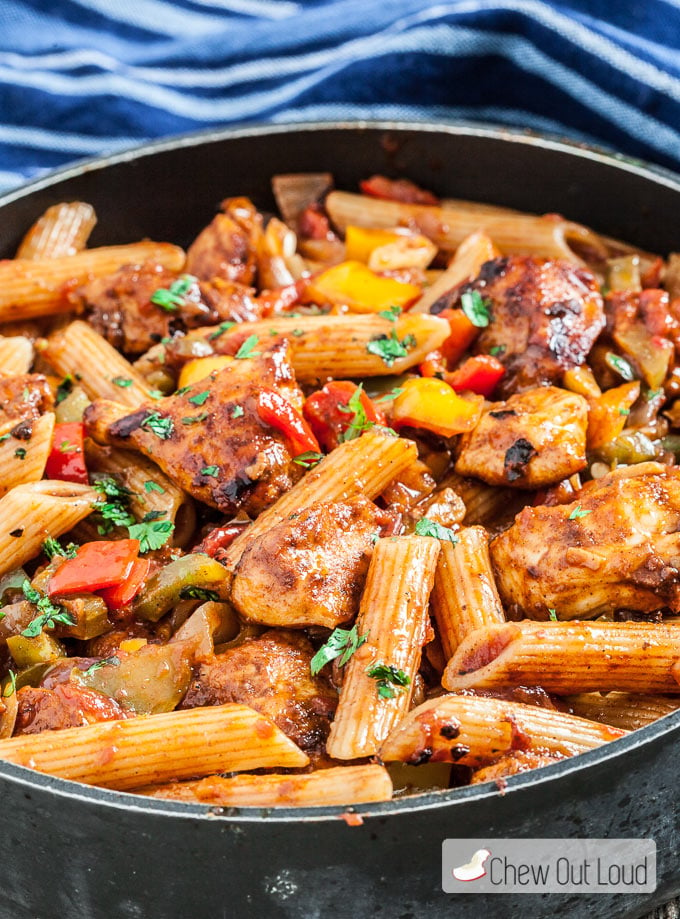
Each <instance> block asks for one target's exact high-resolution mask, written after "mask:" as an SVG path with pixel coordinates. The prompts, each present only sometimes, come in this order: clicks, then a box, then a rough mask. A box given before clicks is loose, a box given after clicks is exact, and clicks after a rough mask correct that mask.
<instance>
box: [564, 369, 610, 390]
mask: <svg viewBox="0 0 680 919" xmlns="http://www.w3.org/2000/svg"><path fill="white" fill-rule="evenodd" d="M562 386H564V388H565V389H568V390H569V391H570V392H575V393H578V395H579V396H585V397H586V399H597V398H598V397H599V396H601V395H602V390H601V389H600V387H599V386H598V385H597V380H596V379H595V375H594V373H593V371H592V370H591V369H590V367H589V366H588V365H587V364H582V365H581V366H580V367H572V369H571V370H565V372H564V376H563V377H562Z"/></svg>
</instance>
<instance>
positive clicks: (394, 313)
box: [378, 306, 401, 322]
mask: <svg viewBox="0 0 680 919" xmlns="http://www.w3.org/2000/svg"><path fill="white" fill-rule="evenodd" d="M378 316H382V318H383V319H387V320H388V322H396V321H397V319H398V318H399V317H400V316H401V307H400V306H390V307H388V308H387V309H386V310H379V312H378Z"/></svg>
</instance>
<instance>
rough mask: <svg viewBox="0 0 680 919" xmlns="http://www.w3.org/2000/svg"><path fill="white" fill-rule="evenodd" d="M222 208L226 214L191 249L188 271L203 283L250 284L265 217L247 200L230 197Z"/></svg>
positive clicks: (211, 224)
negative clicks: (233, 282) (221, 281)
mask: <svg viewBox="0 0 680 919" xmlns="http://www.w3.org/2000/svg"><path fill="white" fill-rule="evenodd" d="M222 209H223V211H224V213H222V214H217V216H216V217H215V218H214V220H213V221H212V223H210V224H208V226H207V227H206V228H205V229H204V230H203V231H202V232H201V233H199V234H198V236H197V237H196V239H195V240H194V241H193V243H192V244H191V246H190V247H189V250H188V252H187V263H186V270H187V271H188V272H189V274H193V275H196V277H197V278H200V279H201V280H203V281H210V280H212V279H213V278H223V279H224V280H225V281H238V283H239V284H247V285H250V284H252V283H253V281H254V279H255V272H256V266H257V257H256V252H257V244H258V240H259V238H260V237H261V235H262V218H261V217H260V215H259V214H258V213H257V211H256V209H255V207H254V205H253V204H252V203H251V202H250V201H249V200H248V199H247V198H228V199H227V200H226V201H223V202H222Z"/></svg>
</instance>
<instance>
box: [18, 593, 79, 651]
mask: <svg viewBox="0 0 680 919" xmlns="http://www.w3.org/2000/svg"><path fill="white" fill-rule="evenodd" d="M21 589H22V591H23V594H24V597H25V598H26V599H27V600H28V601H29V603H33V604H34V606H37V607H38V612H39V613H40V615H39V616H36V617H35V619H33V620H32V621H31V622H29V624H28V625H27V626H26V628H25V629H24V630H23V632H22V633H21V634H22V635H23V636H24V638H36V637H37V636H38V635H40V633H41V632H42V630H43V629H53V628H54V627H55V625H57V624H58V623H59V624H61V625H75V623H76V620H75V619H74V618H73V616H72V615H71V614H70V613H69V612H67V611H66V610H65V609H64V608H63V607H62V606H59V605H58V604H56V603H52V601H51V600H50V598H49V597H46V596H44V595H43V594H41V593H40V591H38V590H36V589H35V587H31V582H30V581H29V580H28V578H26V580H25V581H24V582H23V584H22V585H21Z"/></svg>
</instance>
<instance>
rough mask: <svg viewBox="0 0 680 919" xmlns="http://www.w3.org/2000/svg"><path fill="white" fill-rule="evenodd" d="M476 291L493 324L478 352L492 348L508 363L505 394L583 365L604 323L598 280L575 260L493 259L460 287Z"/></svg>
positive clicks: (500, 389)
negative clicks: (473, 278)
mask: <svg viewBox="0 0 680 919" xmlns="http://www.w3.org/2000/svg"><path fill="white" fill-rule="evenodd" d="M474 290H476V291H478V292H479V294H480V295H481V296H482V297H483V298H484V299H485V300H488V301H490V305H491V322H490V323H489V325H488V326H487V327H486V328H485V329H483V330H482V334H481V335H480V336H479V339H478V340H477V350H478V352H479V353H480V354H488V353H489V352H491V351H492V349H493V353H494V354H497V355H498V359H499V360H500V361H501V362H502V363H503V364H504V366H505V368H506V373H505V376H504V377H503V379H502V380H501V382H500V384H499V386H498V390H497V392H498V394H499V395H500V396H501V397H505V396H507V395H510V393H513V392H520V391H522V390H524V389H530V388H531V387H533V386H537V385H539V384H541V383H555V382H557V381H558V380H559V379H560V378H561V376H562V374H563V373H564V371H565V370H569V369H570V368H572V367H577V366H579V365H580V364H583V363H584V362H585V360H586V358H587V356H588V352H589V351H590V349H591V347H592V346H593V343H594V342H595V339H596V338H597V336H598V335H599V334H600V332H601V331H602V328H603V327H604V324H605V320H604V311H603V304H602V297H601V296H600V292H599V288H598V285H597V282H596V280H595V278H594V277H593V275H592V274H591V273H590V272H589V271H587V270H586V269H585V268H579V267H578V266H576V265H573V264H572V263H571V262H567V261H562V260H554V261H552V260H549V259H541V258H534V257H532V256H520V255H515V256H510V257H509V258H497V259H493V260H492V261H490V262H486V263H485V264H484V265H483V266H482V270H481V272H480V273H479V276H478V277H477V278H476V279H475V280H474V281H472V282H471V283H470V284H467V285H465V286H464V287H463V288H461V292H465V291H474Z"/></svg>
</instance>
